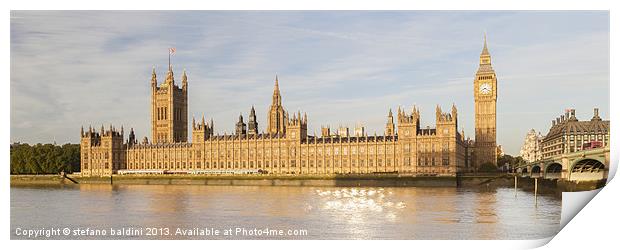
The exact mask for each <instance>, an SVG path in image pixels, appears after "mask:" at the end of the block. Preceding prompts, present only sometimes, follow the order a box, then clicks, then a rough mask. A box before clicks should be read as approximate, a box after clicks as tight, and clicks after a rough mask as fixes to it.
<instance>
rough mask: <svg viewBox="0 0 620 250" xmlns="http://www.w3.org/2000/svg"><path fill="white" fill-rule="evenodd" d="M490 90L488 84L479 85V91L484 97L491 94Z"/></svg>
mask: <svg viewBox="0 0 620 250" xmlns="http://www.w3.org/2000/svg"><path fill="white" fill-rule="evenodd" d="M491 90H492V87H491V84H488V83H483V84H480V87H479V91H480V93H481V94H485V95H486V94H489V93H491Z"/></svg>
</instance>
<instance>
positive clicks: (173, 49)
mask: <svg viewBox="0 0 620 250" xmlns="http://www.w3.org/2000/svg"><path fill="white" fill-rule="evenodd" d="M176 51H177V49H176V48H168V70H171V69H172V64H171V62H170V57H171V56H172V54H174V52H176Z"/></svg>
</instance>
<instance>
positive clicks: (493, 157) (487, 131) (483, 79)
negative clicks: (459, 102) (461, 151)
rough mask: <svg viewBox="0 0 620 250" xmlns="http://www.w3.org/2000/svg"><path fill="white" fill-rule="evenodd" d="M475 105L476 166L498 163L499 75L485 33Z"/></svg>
mask: <svg viewBox="0 0 620 250" xmlns="http://www.w3.org/2000/svg"><path fill="white" fill-rule="evenodd" d="M474 106H475V111H476V144H475V145H476V148H475V166H474V167H476V168H479V167H480V166H482V164H485V163H492V164H493V165H497V136H496V135H497V131H496V127H497V122H496V119H495V118H496V107H497V77H496V75H495V70H493V67H492V66H491V54H489V50H488V49H487V37H486V34H485V35H484V47H483V48H482V53H480V66H479V67H478V72H476V78H475V79H474Z"/></svg>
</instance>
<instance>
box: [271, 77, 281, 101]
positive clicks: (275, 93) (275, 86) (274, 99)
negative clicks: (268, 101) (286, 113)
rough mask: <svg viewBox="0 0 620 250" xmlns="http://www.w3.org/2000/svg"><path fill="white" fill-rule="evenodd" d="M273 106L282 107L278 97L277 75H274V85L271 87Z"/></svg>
mask: <svg viewBox="0 0 620 250" xmlns="http://www.w3.org/2000/svg"><path fill="white" fill-rule="evenodd" d="M272 104H273V105H277V106H280V105H282V97H281V96H280V85H279V84H278V75H277V74H276V83H275V85H274V86H273V103H272Z"/></svg>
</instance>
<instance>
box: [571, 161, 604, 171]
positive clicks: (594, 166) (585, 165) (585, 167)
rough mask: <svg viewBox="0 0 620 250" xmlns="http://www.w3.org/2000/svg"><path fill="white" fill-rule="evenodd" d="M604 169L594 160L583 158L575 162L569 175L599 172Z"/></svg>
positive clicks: (602, 164) (601, 164) (600, 163)
mask: <svg viewBox="0 0 620 250" xmlns="http://www.w3.org/2000/svg"><path fill="white" fill-rule="evenodd" d="M604 169H605V164H604V163H602V162H600V161H599V160H596V159H591V158H585V159H581V160H578V161H575V163H574V164H573V167H572V168H571V173H584V172H590V173H592V172H599V171H602V170H604Z"/></svg>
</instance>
